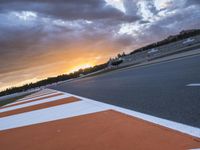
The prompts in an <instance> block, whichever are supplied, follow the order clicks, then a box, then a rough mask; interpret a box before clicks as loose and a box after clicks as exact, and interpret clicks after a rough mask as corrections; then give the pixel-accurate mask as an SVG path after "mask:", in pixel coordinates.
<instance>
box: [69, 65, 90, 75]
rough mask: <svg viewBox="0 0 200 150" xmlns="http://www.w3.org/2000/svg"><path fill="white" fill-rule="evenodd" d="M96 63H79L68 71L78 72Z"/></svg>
mask: <svg viewBox="0 0 200 150" xmlns="http://www.w3.org/2000/svg"><path fill="white" fill-rule="evenodd" d="M93 66H94V65H91V64H82V65H78V66H75V67H74V68H73V69H72V70H70V71H69V72H67V73H73V72H76V71H78V70H80V69H86V68H90V67H93Z"/></svg>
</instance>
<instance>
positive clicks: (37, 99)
mask: <svg viewBox="0 0 200 150" xmlns="http://www.w3.org/2000/svg"><path fill="white" fill-rule="evenodd" d="M60 95H63V94H62V93H58V94H54V95H50V96H45V97H41V98H36V99H33V100H29V101H25V102H23V101H22V102H20V103H16V104H11V105H8V106H4V107H1V108H0V109H3V108H8V107H13V106H17V105H21V104H26V103H30V102H34V101H39V100H43V99H47V98H52V97H55V96H60Z"/></svg>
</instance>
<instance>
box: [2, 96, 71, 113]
mask: <svg viewBox="0 0 200 150" xmlns="http://www.w3.org/2000/svg"><path fill="white" fill-rule="evenodd" d="M69 96H71V95H70V94H67V93H66V94H64V95H60V96H55V97H51V98H46V99H42V100H38V101H33V102H30V103H25V104H21V105H16V106H13V107H12V106H11V107H7V108H4V109H0V113H1V112H6V111H10V110H15V109H19V108H24V107H28V106H33V105H36V104H41V103H46V102H51V101H55V100H59V99H62V98H66V97H69Z"/></svg>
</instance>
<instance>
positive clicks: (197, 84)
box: [186, 83, 200, 86]
mask: <svg viewBox="0 0 200 150" xmlns="http://www.w3.org/2000/svg"><path fill="white" fill-rule="evenodd" d="M186 86H200V83H191V84H187V85H186Z"/></svg>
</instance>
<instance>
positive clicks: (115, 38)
mask: <svg viewBox="0 0 200 150" xmlns="http://www.w3.org/2000/svg"><path fill="white" fill-rule="evenodd" d="M199 27H200V0H1V1H0V90H4V89H6V88H8V87H13V86H20V85H23V84H25V83H29V82H35V81H38V80H41V79H44V78H47V77H50V76H57V75H59V74H64V73H69V72H72V71H75V70H78V69H79V68H84V67H89V66H94V65H97V64H101V63H104V62H106V61H107V60H108V59H109V58H110V57H114V56H116V55H117V54H118V53H122V52H126V53H129V52H131V51H133V50H134V49H136V48H139V47H141V46H144V45H146V44H149V43H152V42H155V41H158V40H161V39H163V38H165V37H167V36H169V35H173V34H177V33H178V32H180V31H181V30H186V29H193V28H195V29H196V28H199Z"/></svg>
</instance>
